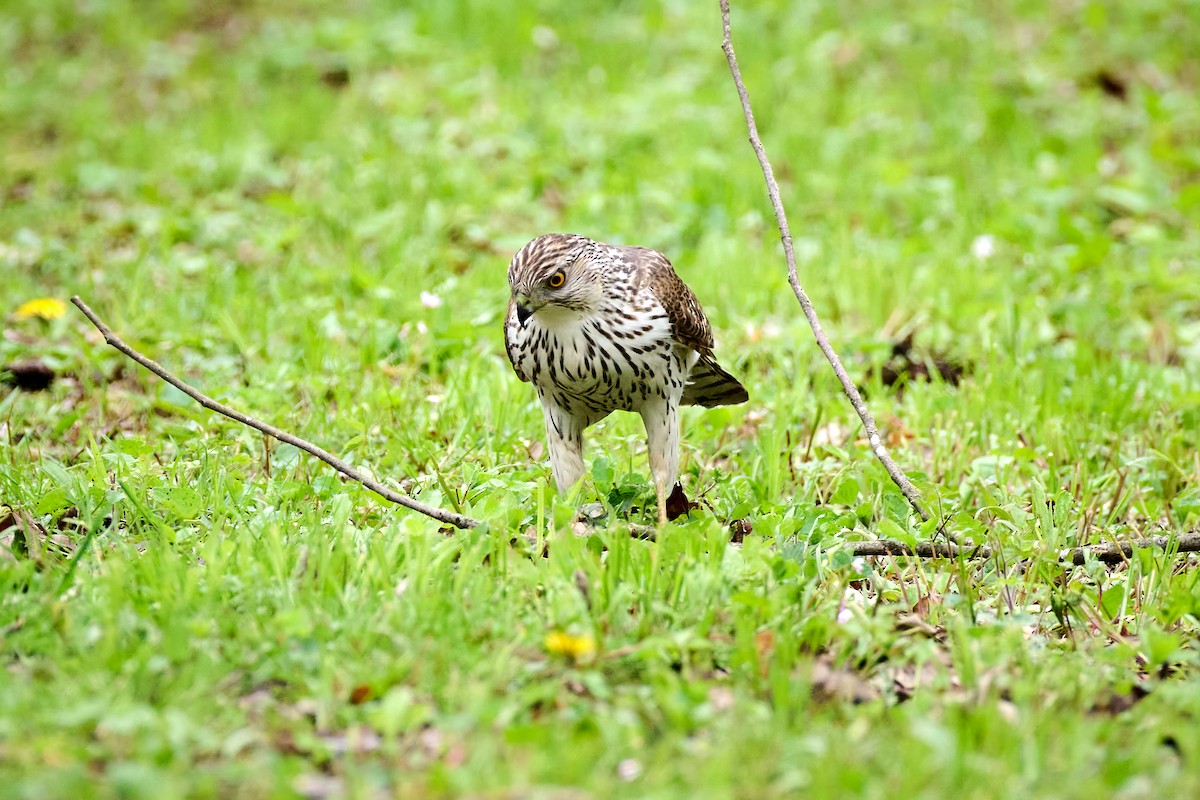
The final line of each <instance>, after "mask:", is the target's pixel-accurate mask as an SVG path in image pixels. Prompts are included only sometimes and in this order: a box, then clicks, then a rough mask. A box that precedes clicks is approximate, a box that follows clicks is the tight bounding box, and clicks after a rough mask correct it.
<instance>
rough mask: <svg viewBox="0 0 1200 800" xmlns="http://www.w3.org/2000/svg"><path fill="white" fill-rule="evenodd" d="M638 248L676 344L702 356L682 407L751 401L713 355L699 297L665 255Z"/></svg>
mask: <svg viewBox="0 0 1200 800" xmlns="http://www.w3.org/2000/svg"><path fill="white" fill-rule="evenodd" d="M637 249H638V250H639V251H640V252H639V257H640V259H639V260H640V261H641V264H642V267H643V270H644V273H643V274H644V275H645V280H646V282H647V284H648V285H649V286H650V291H652V292H654V296H655V297H657V298H658V302H659V303H661V304H662V307H663V309H664V310H665V311H666V312H667V319H668V320H670V322H671V330H672V333H673V334H674V336H675V341H676V342H678V343H679V344H682V345H684V346H685V347H690V348H691V349H693V350H695V351H696V352H697V353H699V354H700V358H699V359H697V361H696V364H695V366H693V367H692V371H691V373H690V374H689V375H688V382H687V386H686V387H684V390H683V398H682V402H683V404H684V405H696V406H705V407H708V408H711V407H712V406H731V405H737V404H738V403H744V402H746V401H747V400H749V399H750V395H749V394H748V393H747V392H746V387H744V386H742V384H741V383H740V382H739V381H738V379H737V378H735V377H733V376H732V375H730V374H729V373H728V372H726V371H725V370H724V369H722V368H721V365H720V364H718V363H717V359H716V357H715V356H713V344H714V343H713V334H712V327H711V326H710V325H709V324H708V317H706V316H704V309H702V308H701V307H700V301H699V300H697V299H696V295H695V294H693V293H692V290H691V289H689V288H688V285H687V284H686V283H684V282H683V279H682V278H680V277H679V276H678V275H677V274H676V273H675V268H674V267H672V266H671V262H670V261H668V260H667V258H666V256H664V255H663V254H662V253H659V252H658V251H656V250H647V249H645V248H637Z"/></svg>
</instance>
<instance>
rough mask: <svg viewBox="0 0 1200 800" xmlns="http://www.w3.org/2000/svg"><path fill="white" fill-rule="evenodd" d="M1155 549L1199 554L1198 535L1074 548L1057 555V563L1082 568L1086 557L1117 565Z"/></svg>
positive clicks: (1187, 534) (1158, 537) (1199, 538)
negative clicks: (1068, 562)
mask: <svg viewBox="0 0 1200 800" xmlns="http://www.w3.org/2000/svg"><path fill="white" fill-rule="evenodd" d="M1148 548H1155V549H1158V550H1171V551H1174V552H1176V553H1200V533H1185V534H1183V535H1182V536H1174V537H1172V536H1151V537H1148V538H1146V539H1132V540H1130V541H1127V542H1116V543H1114V544H1092V545H1088V546H1086V547H1076V548H1073V549H1071V550H1064V551H1062V553H1060V554H1059V556H1058V559H1059V561H1070V562H1071V563H1072V564H1074V565H1075V566H1077V567H1078V566H1082V565H1083V564H1084V563H1085V562H1086V561H1087V557H1088V556H1091V557H1092V558H1095V559H1098V560H1100V561H1103V562H1104V563H1106V564H1119V563H1121V562H1123V561H1128V560H1129V559H1130V557H1131V556H1133V551H1134V550H1145V549H1148Z"/></svg>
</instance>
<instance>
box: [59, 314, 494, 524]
mask: <svg viewBox="0 0 1200 800" xmlns="http://www.w3.org/2000/svg"><path fill="white" fill-rule="evenodd" d="M71 302H72V303H74V304H75V305H76V306H77V307H78V308H79V310H80V311H82V312H83V314H84V316H86V317H87V318H88V319H89V320H91V323H92V324H93V325H95V326H96V330H98V331H100V333H101V334H103V336H104V341H106V342H108V343H109V344H110V345H112V346H113V347H115V348H116V349H117V350H119V351H121V352H122V353H124V354H125V355H127V356H129V357H130V358H132V359H133V360H134V361H136V362H137V363H139V364H141V365H142V366H143V367H145V368H146V369H148V370H150V371H151V372H153V373H154V374H155V375H157V376H158V377H160V378H162V379H163V380H164V381H166V382H167V383H169V384H171V385H172V386H174V387H175V388H176V389H178V390H179V391H181V392H183V393H184V394H186V395H187V396H188V397H190V398H192V399H193V400H195V401H196V402H197V403H199V404H200V405H202V406H204V407H205V408H207V409H208V410H209V411H215V412H217V413H218V414H222V415H224V416H226V417H229V418H230V419H232V420H235V421H237V422H240V423H242V424H243V425H249V426H250V427H251V428H254V429H255V430H258V431H262V432H263V433H265V434H266V435H267V436H271V437H273V438H275V439H278V440H279V441H281V442H285V443H286V444H290V445H292V446H294V447H298V448H300V449H301V450H303V451H304V452H306V453H309V454H311V455H314V456H316V457H317V458H319V459H321V460H322V461H324V462H325V463H326V464H328V465H329V466H331V467H333V468H334V469H336V470H337V471H338V472H340V473H342V474H343V475H345V476H346V477H347V478H351V479H353V480H356V481H358V482H359V483H361V484H362V485H363V486H365V487H367V488H368V489H370V490H371V491H373V492H375V494H377V495H379V496H380V497H382V498H383V499H384V500H388V501H391V502H393V503H397V504H399V505H402V506H404V507H405V508H408V509H412V510H413V511H416V512H418V513H420V514H424V515H425V516H427V517H432V518H433V519H436V520H437V521H438V522H444V523H446V524H447V525H453V526H454V527H456V528H463V529H466V528H474V527H475V526H476V525H478V524H479V520H476V519H471V518H470V517H466V516H463V515H462V514H456V513H454V512H453V511H446V510H445V509H441V508H435V507H434V506H431V505H426V504H425V503H422V502H420V501H419V500H414V499H412V498H411V497H408V496H407V495H403V494H400V493H399V492H396V491H393V490H391V489H389V488H388V487H386V486H384V485H383V484H382V483H380V482H379V481H377V480H375V479H374V478H371V477H370V476H368V475H364V474H363V473H361V472H359V471H358V470H356V469H355V468H354V467H352V466H350V465H349V464H347V463H346V462H345V461H342V460H341V459H340V458H338V457H337V456H335V455H334V454H333V453H330V452H329V451H327V450H323V449H321V448H320V447H317V446H316V445H315V444H312V443H311V442H307V441H305V440H304V439H301V438H300V437H298V436H293V435H292V434H290V433H288V432H287V431H283V430H280V429H279V428H276V427H275V426H274V425H268V424H267V423H265V422H260V421H259V420H257V419H255V418H254V417H250V416H247V415H245V414H243V413H242V412H240V411H238V410H237V409H234V408H230V407H229V406H227V405H225V404H224V403H218V402H217V401H216V400H213V399H212V398H211V397H209V396H208V395H206V394H204V393H202V392H200V391H198V390H197V389H194V388H192V387H191V386H188V385H187V384H186V383H184V382H183V381H181V380H180V379H179V378H176V377H175V376H174V375H172V374H171V373H170V372H167V370H166V369H164V368H163V367H162V366H161V365H159V364H158V363H156V362H154V361H151V360H150V359H148V358H146V357H145V356H144V355H142V354H141V353H139V352H138V351H136V350H134V349H133V348H132V347H130V346H129V345H127V344H125V342H123V341H121V338H120V337H119V336H117V335H116V334H115V333H113V332H112V330H110V329H109V327H108V326H107V325H105V324H104V323H103V322H102V321H101V320H100V318H99V317H97V316H96V313H95V312H94V311H92V309H90V308H88V305H87V303H85V302H83V300H81V299H80V298H79V296H78V295H76V296H75V297H72V298H71Z"/></svg>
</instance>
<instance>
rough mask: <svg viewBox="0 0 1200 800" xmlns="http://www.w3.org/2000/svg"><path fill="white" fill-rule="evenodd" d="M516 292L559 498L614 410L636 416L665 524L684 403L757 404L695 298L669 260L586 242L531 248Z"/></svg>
mask: <svg viewBox="0 0 1200 800" xmlns="http://www.w3.org/2000/svg"><path fill="white" fill-rule="evenodd" d="M508 283H509V287H510V289H511V291H512V297H511V298H510V300H509V304H508V314H507V315H506V317H505V321H504V344H505V349H506V350H507V351H508V358H509V361H511V362H512V365H513V370H514V371H515V372H516V373H517V377H519V378H520V379H521V380H523V381H530V382H532V383H533V385H534V386H535V387H536V388H537V392H538V397H539V399H540V400H541V403H542V411H543V414H544V416H545V420H546V438H547V440H548V442H549V450H550V464H551V469H552V470H553V472H554V479H555V482H556V483H557V484H558V488H559V490H560V491H566V490H567V489H569V488H571V487H572V486H573V485H574V484H575V483H576V482H577V481H578V480H579V479H580V478H581V477H582V476H583V473H584V466H583V430H584V429H585V428H587V427H588V426H589V425H591V424H593V423H595V422H598V421H599V420H601V419H603V418H604V417H606V416H608V415H609V414H610V413H611V412H613V411H618V410H619V411H635V412H637V413H639V414H641V416H642V420H643V422H644V423H645V425H646V437H647V441H648V449H649V455H650V470H651V472H652V473H653V475H654V485H655V490H656V491H657V493H658V510H659V518H660V520H665V518H666V498H667V494H668V492H669V491H670V490H671V488H672V487H673V486H674V485H675V479H676V476H677V473H678V470H679V414H678V409H679V406H680V405H701V406H707V407H712V406H719V405H735V404H737V403H744V402H745V401H746V400H748V399H749V395H747V393H746V390H745V388H743V386H742V385H741V384H740V383H739V382H738V381H737V379H736V378H734V377H733V376H732V375H730V374H729V373H728V372H726V371H725V370H723V369H722V368H721V366H720V365H719V364H718V363H717V361H716V358H715V357H714V356H713V336H712V329H711V328H710V327H709V324H708V319H707V318H706V317H705V316H704V310H703V309H702V308H701V307H700V303H699V302H698V301H697V300H696V296H695V295H694V294H692V291H691V289H689V288H688V287H687V284H685V283H684V282H683V281H682V280H681V279H680V278H679V276H678V275H676V274H675V269H674V267H672V266H671V262H669V261H668V260H667V259H666V257H665V256H663V255H662V254H661V253H659V252H656V251H654V250H650V249H647V248H645V247H616V246H613V245H607V244H602V243H600V242H596V241H593V240H591V239H588V238H587V237H584V236H578V235H575V234H558V233H551V234H546V235H544V236H539V237H538V238H536V239H534V240H533V241H531V242H529V243H528V244H526V245H525V246H524V247H522V248H521V249H520V250H519V251H518V252H517V254H516V255H515V256H513V259H512V262H511V263H510V264H509V267H508Z"/></svg>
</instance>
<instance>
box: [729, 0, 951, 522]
mask: <svg viewBox="0 0 1200 800" xmlns="http://www.w3.org/2000/svg"><path fill="white" fill-rule="evenodd" d="M720 4H721V23H722V25H723V27H724V38H723V40H722V42H721V49H722V50H724V51H725V60H726V61H728V62H729V71H730V73H731V74H732V75H733V83H734V85H735V86H736V87H737V93H738V98H739V99H740V100H741V101H742V115H743V116H744V117H745V118H746V128H747V130H749V132H750V145H751V147H753V148H754V154H755V155H757V156H758V164H759V166H760V167H762V173H763V178H765V179H766V182H767V194H769V195H770V197H771V206H772V207H773V208H774V209H775V221H776V222H777V223H779V237H780V239H782V240H783V252H784V255H786V256H787V264H788V282H789V283H790V284H791V285H792V292H794V293H795V295H796V299H797V300H799V301H800V308H801V309H803V310H804V316H805V317H807V318H808V324H809V326H811V327H812V331H813V335H814V336H816V338H817V345H818V346H820V348H821V352H822V353H824V354H825V358H827V359H828V360H829V363H830V365H831V366H832V367H833V371H834V372H835V373H836V374H837V376H838V380H840V381H841V382H842V390H843V391H845V393H846V397H848V398H850V403H851V405H853V406H854V410H855V411H857V412H858V416H859V418H860V419H862V423H863V428H864V429H865V430H866V432H867V440H868V441H869V442H870V443H871V449H872V450H874V451H875V456H876V457H877V458H878V459H879V461H880V463H882V464H883V468H884V469H886V470H887V473H888V475H890V476H891V478H892V480H893V481H894V482H895V484H896V485H897V486H898V487H900V491H901V492H903V493H904V496H905V497H906V498H908V502H909V503H910V504H911V505H912V507H913V509H915V510H916V512H917V513H918V514H920V515H921V517H922V519H929V516H930V515H929V512H928V511H927V510H926V509H925V506H924V504H923V503H922V502H921V495H920V494H918V492H917V490H916V488H915V487H914V486H913V485H912V482H911V481H910V480H909V479H908V476H907V475H905V474H904V471H903V470H901V469H900V467H899V466H898V465H897V464H896V462H895V461H893V460H892V457H891V455H890V454H889V453H888V451H887V448H886V447H884V445H883V440H882V439H881V438H880V437H879V429H878V428H877V427H876V426H875V418H874V417H872V416H871V412H870V411H869V410H868V409H867V404H866V403H865V402H863V399H862V395H861V394H859V391H858V387H857V386H855V385H854V381H852V380H850V376H849V375H848V374H847V373H846V369H845V367H843V366H842V362H841V359H839V358H838V355H837V353H836V352H834V349H833V346H832V345H831V344H830V343H829V339H828V337H826V336H825V331H824V330H823V329H822V328H821V321H820V319H818V318H817V312H816V309H814V308H813V305H812V301H811V300H809V299H808V294H807V293H805V291H804V289H803V287H801V286H800V278H799V274H798V272H797V269H796V253H795V250H794V249H793V248H792V233H791V230H790V228H789V227H788V221H787V214H786V213H785V212H784V210H783V201H782V200H781V199H780V197H779V184H778V183H776V182H775V171H774V170H772V169H771V162H770V161H768V160H767V151H766V149H765V148H764V147H763V143H762V140H761V139H760V138H759V136H758V126H757V125H755V123H754V111H753V110H752V109H751V108H750V95H749V94H748V93H747V91H746V83H745V81H743V80H742V72H741V70H740V69H738V63H737V56H736V55H734V52H733V37H732V34H731V33H730V28H729V0H720Z"/></svg>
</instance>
